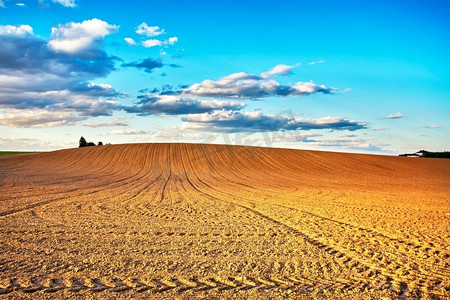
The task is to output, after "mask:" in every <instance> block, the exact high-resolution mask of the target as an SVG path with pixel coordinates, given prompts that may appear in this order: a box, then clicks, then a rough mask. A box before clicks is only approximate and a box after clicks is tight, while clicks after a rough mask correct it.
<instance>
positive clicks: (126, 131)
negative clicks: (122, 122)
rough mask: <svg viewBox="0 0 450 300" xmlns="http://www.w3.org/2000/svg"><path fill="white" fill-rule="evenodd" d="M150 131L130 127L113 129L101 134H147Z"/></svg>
mask: <svg viewBox="0 0 450 300" xmlns="http://www.w3.org/2000/svg"><path fill="white" fill-rule="evenodd" d="M148 133H150V131H149V130H137V129H131V130H113V131H110V132H106V133H103V134H102V135H103V136H108V135H137V134H148Z"/></svg>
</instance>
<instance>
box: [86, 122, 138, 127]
mask: <svg viewBox="0 0 450 300" xmlns="http://www.w3.org/2000/svg"><path fill="white" fill-rule="evenodd" d="M83 126H86V127H93V128H98V127H112V126H124V127H126V126H129V125H128V122H119V121H111V122H103V123H87V124H84V125H83Z"/></svg>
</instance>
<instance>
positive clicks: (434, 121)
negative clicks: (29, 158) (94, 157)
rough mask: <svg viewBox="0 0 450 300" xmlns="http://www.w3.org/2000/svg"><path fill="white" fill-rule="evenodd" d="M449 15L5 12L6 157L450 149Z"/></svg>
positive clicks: (26, 8) (399, 5)
mask: <svg viewBox="0 0 450 300" xmlns="http://www.w3.org/2000/svg"><path fill="white" fill-rule="evenodd" d="M449 13H450V4H449V3H448V1H427V2H424V1H373V2H369V1H246V2H245V3H242V1H227V2H224V3H217V2H216V1H127V2H124V1H85V0H45V1H42V0H41V1H38V0H24V1H15V0H10V1H8V0H3V1H0V149H1V150H53V149H60V148H70V147H76V146H77V142H78V139H79V137H80V136H81V135H83V136H85V137H86V139H87V140H88V141H94V142H98V141H102V142H103V143H108V142H109V143H113V144H116V143H136V142H208V143H230V144H245V145H255V146H271V147H287V148H298V149H318V150H328V151H344V152H362V153H380V154H394V155H395V154H398V153H404V152H411V151H417V150H419V149H428V150H433V151H444V150H450V129H449V128H450V121H449V118H448V116H449V115H450V71H449V66H450V58H449V55H448V53H450V34H449V32H450V21H449V18H448V15H449Z"/></svg>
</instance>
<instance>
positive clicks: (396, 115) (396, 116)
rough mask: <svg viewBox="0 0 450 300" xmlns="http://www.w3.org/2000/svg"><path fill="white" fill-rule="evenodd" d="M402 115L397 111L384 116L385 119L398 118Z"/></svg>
mask: <svg viewBox="0 0 450 300" xmlns="http://www.w3.org/2000/svg"><path fill="white" fill-rule="evenodd" d="M402 117H403V114H402V113H399V112H398V113H392V114H389V115H388V116H386V119H400V118H402Z"/></svg>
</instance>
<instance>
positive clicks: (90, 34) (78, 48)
mask: <svg viewBox="0 0 450 300" xmlns="http://www.w3.org/2000/svg"><path fill="white" fill-rule="evenodd" d="M118 29H119V26H116V25H110V24H108V23H107V22H105V21H102V20H99V19H96V18H94V19H91V20H86V21H83V22H82V23H74V22H71V23H67V24H65V25H59V26H58V28H56V27H53V28H52V35H51V38H50V41H49V42H48V44H49V45H50V47H51V48H52V49H53V50H55V51H57V52H66V53H69V54H76V53H80V52H82V51H84V50H87V49H89V48H90V47H91V46H92V45H93V44H95V43H96V42H99V41H100V40H102V39H103V38H104V37H105V36H106V35H108V34H111V33H114V32H117V30H118Z"/></svg>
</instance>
